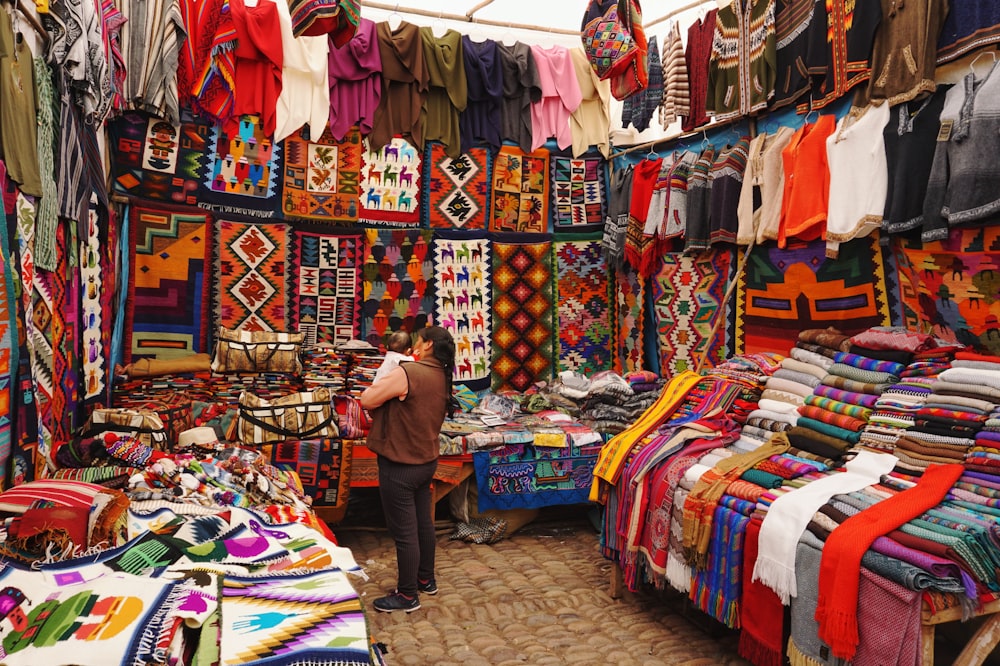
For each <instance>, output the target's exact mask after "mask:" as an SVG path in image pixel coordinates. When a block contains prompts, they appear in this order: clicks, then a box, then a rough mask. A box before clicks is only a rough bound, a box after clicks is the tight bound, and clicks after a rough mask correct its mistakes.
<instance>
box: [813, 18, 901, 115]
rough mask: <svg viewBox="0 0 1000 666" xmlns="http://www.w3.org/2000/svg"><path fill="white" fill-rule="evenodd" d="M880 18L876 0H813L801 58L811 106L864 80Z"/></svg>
mask: <svg viewBox="0 0 1000 666" xmlns="http://www.w3.org/2000/svg"><path fill="white" fill-rule="evenodd" d="M881 20H882V7H881V6H880V4H879V3H878V2H873V1H871V2H850V3H848V2H839V1H838V2H830V1H829V0H816V2H815V5H814V6H813V20H812V22H811V23H810V24H809V37H808V40H809V44H808V46H807V52H806V57H805V59H804V60H805V66H806V68H807V69H808V71H809V73H810V75H811V76H812V84H813V89H814V90H815V92H814V93H813V94H812V96H811V98H812V105H813V108H814V109H820V108H823V107H824V106H826V105H827V104H830V103H831V102H833V101H835V100H837V99H839V98H840V97H843V96H844V95H845V94H846V93H847V92H848V91H849V90H851V89H852V88H853V87H854V86H856V85H858V84H861V83H865V82H866V81H868V78H869V77H870V76H871V62H870V60H871V53H872V41H873V40H874V38H875V29H876V28H877V27H878V24H879V21H881Z"/></svg>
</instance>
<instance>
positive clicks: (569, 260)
mask: <svg viewBox="0 0 1000 666" xmlns="http://www.w3.org/2000/svg"><path fill="white" fill-rule="evenodd" d="M553 247H554V249H553V252H554V255H555V271H556V274H555V284H556V290H557V292H558V293H557V296H556V302H557V303H558V304H559V307H558V309H557V310H556V312H557V315H558V318H559V319H558V328H557V331H558V335H559V341H558V344H559V348H558V359H559V367H558V368H557V369H558V371H559V372H562V371H564V370H571V371H573V372H578V373H581V374H584V375H588V376H590V375H593V374H594V373H595V372H601V371H602V370H610V369H611V366H612V362H611V356H612V335H613V332H614V327H613V326H612V307H611V288H610V284H609V282H608V271H607V266H606V265H605V263H604V258H603V256H602V248H601V240H600V238H599V237H596V236H579V237H576V236H567V235H562V236H559V237H557V238H556V240H555V243H554V244H553Z"/></svg>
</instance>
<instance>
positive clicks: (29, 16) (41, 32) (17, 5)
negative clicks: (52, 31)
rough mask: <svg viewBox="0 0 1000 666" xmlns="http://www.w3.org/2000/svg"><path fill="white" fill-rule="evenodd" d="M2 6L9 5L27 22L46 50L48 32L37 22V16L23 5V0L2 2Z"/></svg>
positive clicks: (4, 0)
mask: <svg viewBox="0 0 1000 666" xmlns="http://www.w3.org/2000/svg"><path fill="white" fill-rule="evenodd" d="M3 2H4V4H10V6H11V9H12V10H13V11H15V12H17V13H18V14H19V15H20V16H21V18H23V19H24V20H25V21H27V22H28V25H30V26H31V29H32V30H34V31H35V32H36V33H38V36H39V37H40V38H41V40H42V44H43V45H44V46H45V48H46V49H48V46H49V32H48V30H46V29H45V27H44V26H43V25H42V24H41V22H40V21H39V20H38V16H37V15H36V14H35V12H34V10H33V9H29V8H28V5H26V4H25V2H24V0H3Z"/></svg>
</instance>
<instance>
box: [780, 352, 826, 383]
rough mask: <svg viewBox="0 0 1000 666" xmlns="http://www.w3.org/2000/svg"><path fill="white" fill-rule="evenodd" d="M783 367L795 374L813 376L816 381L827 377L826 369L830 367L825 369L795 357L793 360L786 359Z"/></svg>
mask: <svg viewBox="0 0 1000 666" xmlns="http://www.w3.org/2000/svg"><path fill="white" fill-rule="evenodd" d="M820 358H822V357H820ZM781 367H782V369H785V370H792V371H793V372H801V373H804V374H807V375H812V376H813V377H815V378H816V379H823V377H825V376H826V367H829V366H826V367H824V366H820V365H816V364H815V363H807V362H804V361H799V360H797V359H795V358H794V357H792V358H786V359H785V360H784V361H782V362H781Z"/></svg>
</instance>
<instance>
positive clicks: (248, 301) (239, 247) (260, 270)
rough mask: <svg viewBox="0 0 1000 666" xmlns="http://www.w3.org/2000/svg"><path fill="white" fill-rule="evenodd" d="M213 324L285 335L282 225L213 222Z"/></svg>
mask: <svg viewBox="0 0 1000 666" xmlns="http://www.w3.org/2000/svg"><path fill="white" fill-rule="evenodd" d="M214 232H215V238H214V239H213V247H214V248H216V250H215V252H216V256H215V266H214V273H215V274H214V275H213V284H214V285H215V289H216V292H215V301H214V307H215V325H216V326H223V327H225V328H228V329H242V330H245V331H284V330H285V248H286V247H287V245H288V242H287V236H288V227H287V226H286V225H284V224H247V223H243V222H233V221H228V220H215V221H214Z"/></svg>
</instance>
